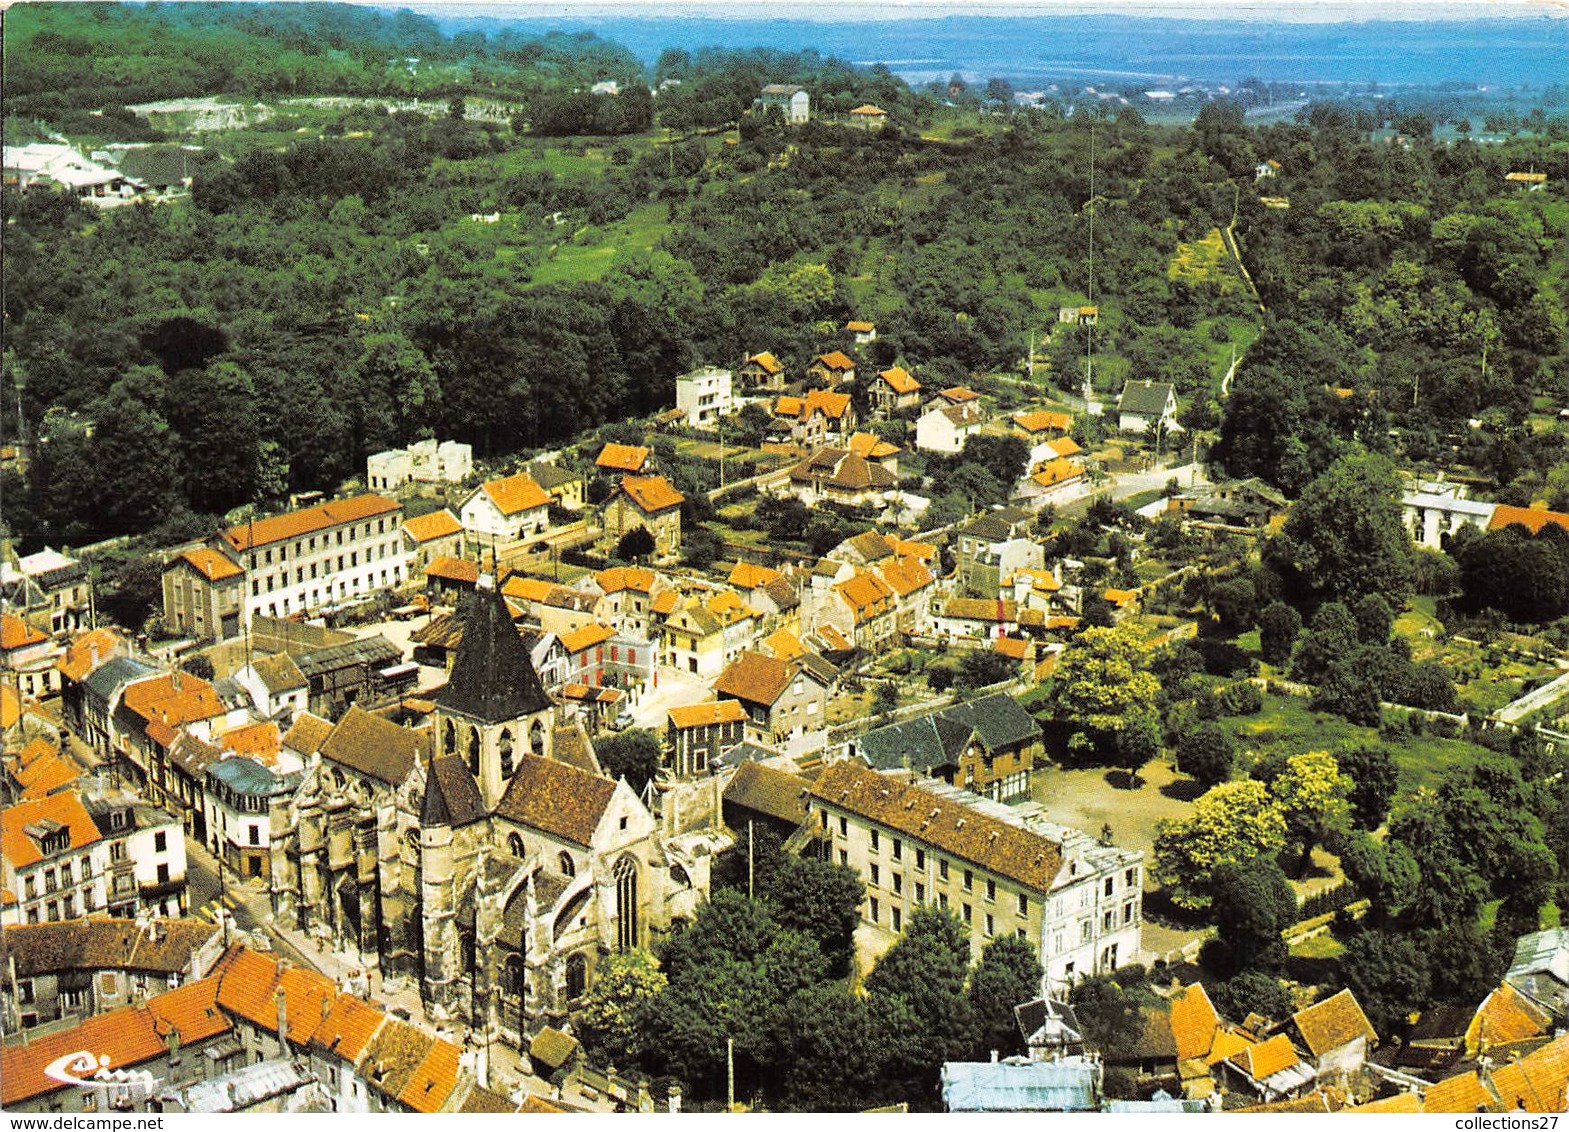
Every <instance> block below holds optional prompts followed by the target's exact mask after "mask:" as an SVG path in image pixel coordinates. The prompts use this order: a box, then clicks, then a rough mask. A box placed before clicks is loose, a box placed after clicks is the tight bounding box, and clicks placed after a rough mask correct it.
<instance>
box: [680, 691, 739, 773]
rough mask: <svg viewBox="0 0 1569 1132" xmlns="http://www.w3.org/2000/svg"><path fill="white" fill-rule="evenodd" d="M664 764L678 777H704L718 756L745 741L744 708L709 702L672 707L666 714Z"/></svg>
mask: <svg viewBox="0 0 1569 1132" xmlns="http://www.w3.org/2000/svg"><path fill="white" fill-rule="evenodd" d="M667 716H668V722H667V725H666V728H665V744H666V752H667V753H666V757H665V765H666V766H668V767H669V768H670V771H671V773H672V774H674V775H676V776H677V777H679V778H691V777H694V776H697V775H703V774H708V773H709V772H710V768H712V767H713V766H714V765H715V764H717V763H718V761H719V756H720V755H721V754H723V753H724V752H725V751H727V750H729V749H730V748H731V747H734V746H735V745H736V744H737V743H740V742H741V741H742V740H744V739H745V738H746V721H747V713H746V707H745V705H744V704H742V703H741V701H740V700H709V701H707V702H705V703H700V704H686V705H683V706H681V707H673V708H671V709H670V710H669V712H668V713H667Z"/></svg>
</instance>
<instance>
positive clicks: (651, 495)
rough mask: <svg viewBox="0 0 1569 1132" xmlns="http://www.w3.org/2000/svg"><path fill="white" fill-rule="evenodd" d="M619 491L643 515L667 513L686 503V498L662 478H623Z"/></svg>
mask: <svg viewBox="0 0 1569 1132" xmlns="http://www.w3.org/2000/svg"><path fill="white" fill-rule="evenodd" d="M621 490H622V491H623V492H625V493H626V495H627V497H628V498H629V499H631V500H632V502H633V503H635V504H636V505H637V507H638V510H640V511H642V512H643V513H644V514H648V515H652V514H655V513H657V512H660V511H668V510H670V508H672V507H679V506H681V504H683V503H685V502H686V496H684V495H682V494H681V493H680V492H679V491H677V490H676V489H675V488H673V487H671V486H670V481H669V480H667V479H665V477H664V476H624V477H622V480H621Z"/></svg>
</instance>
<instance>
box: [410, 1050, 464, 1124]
mask: <svg viewBox="0 0 1569 1132" xmlns="http://www.w3.org/2000/svg"><path fill="white" fill-rule="evenodd" d="M457 1083H458V1047H457V1046H455V1045H453V1044H452V1043H451V1042H449V1041H445V1040H443V1039H441V1038H437V1039H436V1040H435V1041H434V1042H432V1043H431V1046H430V1052H429V1053H427V1054H426V1055H425V1059H424V1060H423V1061H421V1062H420V1063H419V1066H418V1067H417V1068H416V1069H415V1070H414V1075H413V1076H412V1077H410V1078H409V1081H408V1084H406V1085H404V1086H403V1090H402V1092H400V1093H399V1094H398V1100H400V1101H402V1102H403V1103H404V1104H406V1105H408V1106H409V1107H410V1108H412V1109H413V1110H414V1111H415V1112H439V1111H441V1106H442V1105H443V1104H444V1103H445V1102H446V1100H447V1097H449V1096H450V1095H451V1094H452V1090H453V1089H454V1088H456V1087H457Z"/></svg>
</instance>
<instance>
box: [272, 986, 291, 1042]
mask: <svg viewBox="0 0 1569 1132" xmlns="http://www.w3.org/2000/svg"><path fill="white" fill-rule="evenodd" d="M272 997H273V998H274V999H275V1000H276V1001H277V1003H278V1055H279V1056H280V1057H281V1056H283V1055H284V1054H286V1053H288V1052H289V998H288V996H287V995H286V994H284V993H283V988H282V987H279V988H278V989H277V990H275V991H273V992H272Z"/></svg>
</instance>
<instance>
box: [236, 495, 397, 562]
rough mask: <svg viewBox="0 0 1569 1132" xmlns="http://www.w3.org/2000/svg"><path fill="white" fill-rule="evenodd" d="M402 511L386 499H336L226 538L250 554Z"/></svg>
mask: <svg viewBox="0 0 1569 1132" xmlns="http://www.w3.org/2000/svg"><path fill="white" fill-rule="evenodd" d="M401 510H402V507H401V506H400V505H399V504H397V503H394V502H393V501H392V500H390V499H388V498H386V497H385V496H381V495H356V496H354V497H353V498H351V499H334V500H331V501H330V502H327V503H318V504H316V506H314V507H306V508H304V509H303V510H300V511H290V512H289V513H288V514H287V515H273V516H271V517H269V518H266V519H257V520H256V521H255V522H252V523H241V524H239V525H238V526H233V527H230V528H229V529H228V530H226V531H225V532H224V533H223V537H224V538H226V539H227V540H228V541H229V544H230V545H231V546H233V547H234V549H235V550H250V549H251V548H252V547H257V546H267V545H270V544H271V543H275V542H283V541H284V540H286V539H291V538H299V537H300V536H302V535H310V534H315V533H316V532H317V531H323V530H327V529H329V528H332V527H340V526H343V525H344V524H345V523H359V522H363V521H364V520H366V519H373V518H375V517H376V516H377V515H385V514H387V513H388V512H390V511H401Z"/></svg>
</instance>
